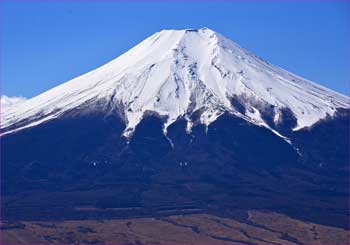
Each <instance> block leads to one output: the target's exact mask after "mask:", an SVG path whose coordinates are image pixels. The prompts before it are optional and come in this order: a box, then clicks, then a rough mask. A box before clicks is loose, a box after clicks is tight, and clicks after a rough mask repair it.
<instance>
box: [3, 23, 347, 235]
mask: <svg viewBox="0 0 350 245" xmlns="http://www.w3.org/2000/svg"><path fill="white" fill-rule="evenodd" d="M348 100H349V98H348V97H346V96H344V95H341V94H338V93H336V92H334V91H332V90H329V89H327V88H324V87H322V86H319V85H317V84H315V83H312V82H310V81H307V80H305V79H303V78H301V77H298V76H296V75H294V74H291V73H289V72H287V71H285V70H283V69H281V68H278V67H275V66H273V65H271V64H269V63H267V62H265V61H263V60H261V59H260V58H258V57H256V56H255V55H253V54H252V53H250V52H248V51H247V50H245V49H243V48H241V47H239V46H238V45H237V44H235V43H234V42H232V41H230V40H228V39H227V38H225V37H223V36H222V35H220V34H218V33H215V32H214V31H212V30H210V29H207V28H203V29H200V30H179V31H177V30H166V31H161V32H158V33H156V34H154V35H152V36H151V37H149V38H147V39H146V40H145V41H143V42H141V43H140V44H139V45H137V46H135V47H134V48H132V49H131V50H129V51H128V52H126V53H125V54H123V55H121V56H120V57H119V58H117V59H115V60H113V61H111V62H109V63H107V64H106V65H104V66H102V67H100V68H98V69H96V70H94V71H91V72H89V73H87V74H85V75H82V76H80V77H77V78H75V79H73V80H71V81H68V82H66V83H64V84H62V85H60V86H58V87H55V88H53V89H51V90H49V91H47V92H45V93H43V94H41V95H39V96H37V97H35V98H32V99H29V100H26V101H24V102H21V103H18V104H16V105H15V106H10V107H8V109H5V110H3V111H2V113H1V114H2V115H1V116H2V120H1V131H2V135H1V154H0V155H1V171H0V172H1V201H2V203H1V204H2V205H1V207H2V215H3V216H2V218H4V220H6V219H8V220H16V219H17V220H36V221H38V220H40V219H49V220H60V219H62V218H67V219H72V220H75V219H86V218H93V219H96V217H98V218H99V219H100V218H101V219H103V218H104V217H105V218H114V217H121V218H125V217H128V216H132V217H139V216H140V215H148V216H154V215H156V217H162V216H163V215H167V214H169V215H170V214H183V213H193V212H205V213H210V212H215V213H219V214H220V215H221V214H222V216H227V215H229V216H231V215H234V213H235V212H234V211H235V210H251V209H253V210H254V209H259V210H262V209H268V210H273V211H278V212H283V213H287V214H288V215H291V216H295V217H298V218H302V219H305V220H307V221H310V220H311V221H315V222H319V223H322V224H331V225H335V226H341V227H349V222H348V217H349V209H348V200H349V188H348V187H349V185H348V183H349V182H348V176H349V166H350V165H349V150H348V149H349V140H348V139H349V118H350V109H349V105H348V102H349V101H348ZM310 126H311V127H310ZM122 135H124V136H127V137H121V136H122ZM239 212H240V211H239ZM238 215H239V217H243V216H242V215H241V214H238ZM282 235H283V236H284V234H281V236H282ZM257 242H260V241H257ZM291 242H295V240H292V241H291Z"/></svg>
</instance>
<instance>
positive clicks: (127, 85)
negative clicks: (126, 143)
mask: <svg viewBox="0 0 350 245" xmlns="http://www.w3.org/2000/svg"><path fill="white" fill-rule="evenodd" d="M348 100H349V98H348V97H346V96H344V95H341V94H339V93H336V92H334V91H332V90H329V89H327V88H325V87H322V86H320V85H317V84H315V83H312V82H310V81H308V80H305V79H303V78H301V77H299V76H297V75H294V74H292V73H290V72H287V71H285V70H283V69H281V68H279V67H276V66H273V65H271V64H269V63H268V62H266V61H264V60H262V59H260V58H258V57H257V56H255V55H254V54H252V53H251V52H249V51H247V50H245V49H243V48H242V47H240V46H239V45H237V44H236V43H234V42H233V41H231V40H229V39H227V38H226V37H224V36H222V35H221V34H219V33H216V32H215V31H213V30H211V29H208V28H202V29H198V30H193V29H186V30H163V31H160V32H157V33H155V34H153V35H152V36H150V37H149V38H147V39H146V40H144V41H142V42H141V43H139V44H138V45H136V46H135V47H133V48H132V49H130V50H129V51H127V52H126V53H124V54H123V55H121V56H119V57H118V58H116V59H115V60H112V61H111V62H109V63H107V64H105V65H103V66H101V67H99V68H97V69H96V70H93V71H91V72H88V73H86V74H84V75H82V76H79V77H77V78H74V79H72V80H70V81H68V82H66V83H64V84H62V85H60V86H57V87H55V88H53V89H51V90H49V91H47V92H45V93H43V94H40V95H39V96H36V97H34V98H32V99H30V100H28V101H26V102H24V103H22V104H20V105H18V106H16V107H12V108H9V109H8V110H5V111H4V112H3V113H2V125H1V128H2V131H3V133H4V134H7V133H11V132H14V131H18V130H21V129H23V128H28V127H32V126H35V125H38V124H41V123H43V122H46V121H48V120H51V119H53V118H58V117H62V116H65V115H67V113H69V114H72V113H73V114H74V113H75V114H76V113H79V114H80V113H86V112H94V111H104V112H106V113H118V114H119V116H120V117H121V118H122V120H123V121H124V122H125V125H126V128H125V130H124V133H123V134H124V135H126V136H130V135H132V133H133V132H134V130H135V127H136V126H137V125H138V124H139V123H140V121H141V120H142V118H143V117H144V116H145V114H147V113H155V114H157V115H158V116H160V117H162V118H163V123H164V124H163V129H164V132H165V133H166V131H167V127H168V126H169V125H171V124H172V123H174V122H175V121H176V120H178V119H180V118H184V119H185V120H186V121H187V130H188V132H190V131H191V128H192V126H193V125H194V124H198V123H200V124H204V125H206V126H208V125H209V124H211V123H212V122H213V121H215V120H216V119H217V118H218V117H219V116H221V115H222V114H224V113H225V112H228V113H230V114H233V115H235V116H237V117H240V118H243V119H244V120H246V121H249V122H251V123H253V124H255V125H260V126H264V127H266V128H269V129H271V130H272V131H273V132H275V133H277V134H282V135H287V134H288V132H289V131H291V130H297V129H300V128H303V127H308V126H311V125H313V124H314V123H316V122H318V121H319V120H320V119H323V118H325V117H327V116H332V115H334V113H335V112H336V110H337V109H338V108H348V107H349V104H348ZM194 115H196V117H194ZM286 122H288V127H287V128H288V129H287V130H286V129H285V128H286V127H285V125H284V126H283V127H282V126H281V125H283V124H285V123H286Z"/></svg>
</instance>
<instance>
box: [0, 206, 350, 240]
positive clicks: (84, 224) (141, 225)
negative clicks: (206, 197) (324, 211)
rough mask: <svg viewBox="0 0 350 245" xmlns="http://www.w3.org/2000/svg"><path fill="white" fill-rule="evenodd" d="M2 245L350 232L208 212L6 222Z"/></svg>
mask: <svg viewBox="0 0 350 245" xmlns="http://www.w3.org/2000/svg"><path fill="white" fill-rule="evenodd" d="M1 235H2V244H348V243H349V241H350V232H349V231H348V230H344V229H341V228H335V227H330V226H324V225H318V224H314V223H308V222H303V221H300V220H296V219H293V218H290V217H288V216H286V215H282V214H278V213H271V212H261V211H250V212H249V216H248V219H247V220H246V221H238V220H236V219H232V218H222V217H218V216H214V215H208V214H189V215H174V216H169V217H163V218H134V219H112V220H71V221H62V222H61V221H60V222H42V221H40V222H39V221H38V222H35V221H32V222H27V221H26V222H17V223H12V224H9V223H7V224H6V223H5V224H3V230H2V234H1Z"/></svg>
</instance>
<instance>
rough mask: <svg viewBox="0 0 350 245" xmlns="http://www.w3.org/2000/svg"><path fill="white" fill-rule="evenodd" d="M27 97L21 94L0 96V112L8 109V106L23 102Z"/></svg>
mask: <svg viewBox="0 0 350 245" xmlns="http://www.w3.org/2000/svg"><path fill="white" fill-rule="evenodd" d="M26 100H27V99H26V98H24V97H21V96H18V97H17V96H14V97H8V96H6V95H2V96H1V100H0V101H1V107H0V108H1V112H4V111H5V110H7V109H9V108H10V107H13V106H16V105H18V104H20V103H23V102H24V101H26Z"/></svg>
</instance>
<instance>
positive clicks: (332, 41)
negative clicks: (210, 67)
mask: <svg viewBox="0 0 350 245" xmlns="http://www.w3.org/2000/svg"><path fill="white" fill-rule="evenodd" d="M1 2H2V3H1V29H0V31H1V32H0V33H1V80H2V91H1V93H2V94H6V95H9V96H15V95H16V96H18V95H22V96H25V97H32V96H35V95H38V94H39V93H41V92H44V91H45V90H47V89H49V88H52V87H54V86H56V85H58V84H60V83H62V82H65V81H67V80H69V79H71V78H74V77H75V76H77V75H80V74H83V73H85V72H88V71H90V70H91V69H94V68H96V67H98V66H100V65H102V64H104V63H105V62H107V61H109V60H111V59H113V58H115V57H117V56H119V55H120V54H122V53H123V52H125V51H127V50H128V49H129V48H131V47H132V46H134V45H135V44H137V43H138V42H140V41H142V40H143V39H144V38H146V37H147V36H149V35H151V34H153V33H154V32H156V31H159V30H161V29H184V28H200V27H203V26H206V27H209V28H211V29H214V30H216V31H217V32H220V33H222V34H224V35H226V36H227V37H229V38H231V39H233V40H234V41H236V42H237V43H239V44H240V45H241V46H243V47H245V48H247V49H249V50H251V51H253V52H254V53H256V54H257V55H258V56H261V57H263V58H264V59H266V60H268V61H269V62H271V63H273V64H275V65H279V66H281V67H283V68H285V69H287V70H289V71H291V72H294V73H296V74H298V75H301V76H303V77H305V78H308V79H310V80H313V81H315V82H318V83H320V84H322V85H325V86H327V87H330V88H332V89H334V90H337V91H339V92H342V93H344V94H349V90H350V85H349V83H350V2H349V1H347V2H346V1H339V2H337V1H326V2H325V1H290V2H282V1H263V2H260V3H259V2H253V1H246V2H239V1H208V0H207V1H199V0H197V1H195V0H193V1H175V0H167V1H163V2H161V1H126V0H125V1H111V0H110V1H97V0H96V1H72V0H71V1H68V0H65V1H61V2H59V1H47V2H44V1H1Z"/></svg>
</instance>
